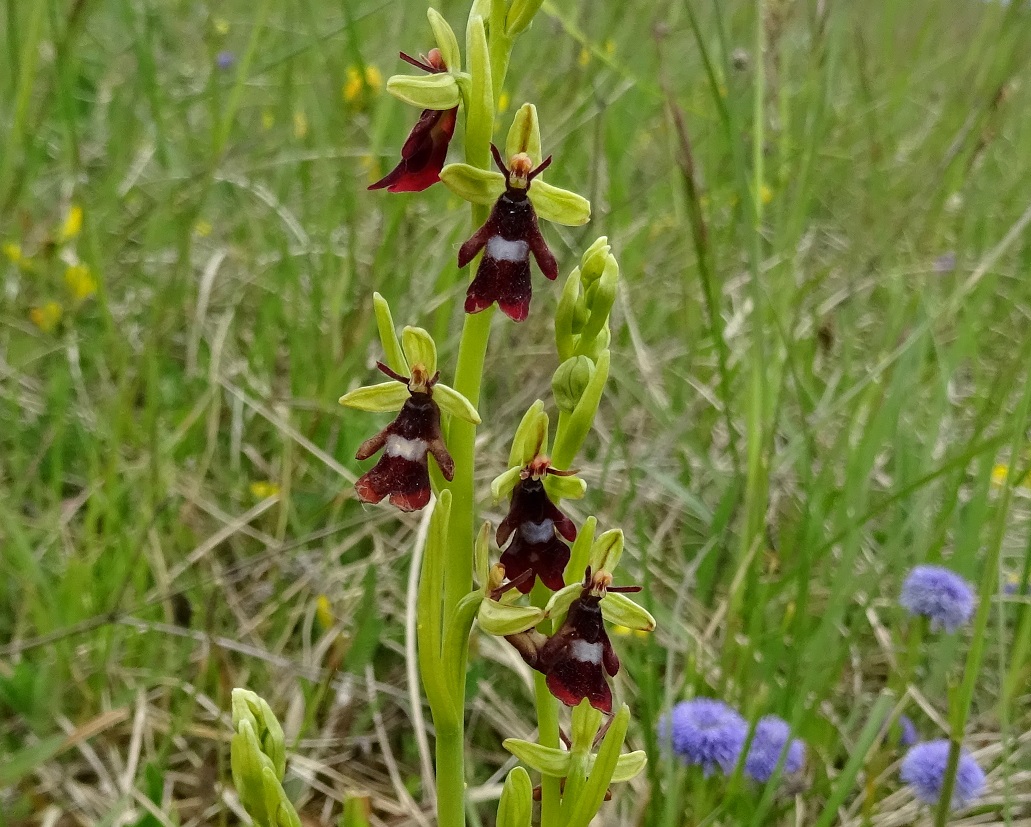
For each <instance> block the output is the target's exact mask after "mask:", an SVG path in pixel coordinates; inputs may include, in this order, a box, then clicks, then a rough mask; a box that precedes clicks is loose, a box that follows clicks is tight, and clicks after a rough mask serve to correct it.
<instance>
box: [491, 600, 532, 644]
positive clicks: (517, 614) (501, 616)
mask: <svg viewBox="0 0 1031 827" xmlns="http://www.w3.org/2000/svg"><path fill="white" fill-rule="evenodd" d="M477 620H478V621H479V623H480V628H481V629H483V630H484V631H485V632H487V633H488V634H491V635H496V636H498V637H504V636H505V635H516V634H519V633H520V632H525V631H526V630H527V629H532V628H533V627H534V626H536V625H537V624H538V623H540V622H541V621H542V620H544V610H543V609H540V608H538V607H537V606H513V605H510V604H508V603H501V602H499V601H497V600H490V599H485V600H484V601H483V602H482V603H480V610H479V612H478V614H477Z"/></svg>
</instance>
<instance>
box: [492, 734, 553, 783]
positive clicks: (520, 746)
mask: <svg viewBox="0 0 1031 827" xmlns="http://www.w3.org/2000/svg"><path fill="white" fill-rule="evenodd" d="M501 746H503V747H504V748H505V749H507V750H508V751H509V752H510V753H512V754H513V755H514V756H515V757H516V758H518V759H519V760H520V761H522V762H523V763H524V764H526V766H528V767H529V768H530V769H532V770H537V772H539V773H542V774H543V775H550V776H551V777H552V778H565V777H566V774H567V773H568V772H569V753H568V752H567V751H566V750H564V749H557V748H555V747H545V746H542V745H540V744H534V743H532V742H531V741H522V740H520V739H518V738H506V739H505V740H504V741H503V742H502V744H501Z"/></svg>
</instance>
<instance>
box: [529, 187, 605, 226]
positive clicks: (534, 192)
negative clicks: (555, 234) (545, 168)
mask: <svg viewBox="0 0 1031 827" xmlns="http://www.w3.org/2000/svg"><path fill="white" fill-rule="evenodd" d="M528 192H529V196H530V201H531V202H532V203H533V208H534V210H536V212H537V217H538V218H543V219H546V220H547V221H553V222H554V223H556V224H564V225H565V226H567V227H580V226H582V225H584V224H586V223H587V222H588V221H590V220H591V202H590V201H588V200H587V199H586V198H584V197H583V196H582V195H577V194H576V193H575V192H570V191H569V190H564V189H561V188H560V187H554V186H552V185H551V184H549V183H548V182H547V181H542V180H540V178H536V179H534V182H533V183H532V184H531V185H530V189H529V191H528Z"/></svg>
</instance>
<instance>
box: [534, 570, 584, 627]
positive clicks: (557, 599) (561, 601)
mask: <svg viewBox="0 0 1031 827" xmlns="http://www.w3.org/2000/svg"><path fill="white" fill-rule="evenodd" d="M581 576H582V575H581ZM582 591H583V586H582V585H581V584H580V583H578V582H573V583H570V584H569V585H568V586H566V587H565V588H562V589H560V590H559V591H557V592H555V593H554V594H553V595H552V596H551V599H550V600H548V605H547V606H545V607H544V611H545V613H546V614H547V615H548V617H550V618H551V619H552V620H555V621H559V620H561V619H562V618H563V617H565V615H566V612H568V611H569V607H570V606H571V605H572V604H573V601H574V600H576V599H577V598H578V597H579V596H580V592H582Z"/></svg>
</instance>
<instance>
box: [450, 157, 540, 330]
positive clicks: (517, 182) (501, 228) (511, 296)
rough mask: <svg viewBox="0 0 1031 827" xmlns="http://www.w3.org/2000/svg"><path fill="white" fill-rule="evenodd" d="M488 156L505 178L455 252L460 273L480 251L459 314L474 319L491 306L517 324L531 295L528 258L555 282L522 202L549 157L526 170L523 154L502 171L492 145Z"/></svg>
mask: <svg viewBox="0 0 1031 827" xmlns="http://www.w3.org/2000/svg"><path fill="white" fill-rule="evenodd" d="M491 152H492V153H493V155H494V162H495V163H496V164H497V165H498V168H499V169H500V170H501V172H502V174H504V176H505V191H504V192H503V193H502V194H501V196H500V197H499V198H498V200H497V201H496V202H495V203H494V207H493V209H492V210H491V213H490V216H489V217H488V218H487V221H486V223H484V225H483V226H482V227H480V228H479V229H478V230H477V231H476V232H475V233H473V235H472V237H471V238H470V239H469V240H468V241H466V242H465V243H464V244H463V245H462V247H461V248H460V249H459V251H458V266H459V267H465V266H466V265H467V264H468V263H469V262H471V261H472V260H473V259H474V258H475V257H476V255H477V254H478V253H479V252H480V251H481V250H483V258H482V259H481V260H480V265H479V267H478V268H477V269H476V276H475V278H474V279H473V280H472V283H471V284H470V285H469V290H468V292H467V293H466V299H465V312H466V313H479V312H480V311H481V310H486V309H487V308H488V307H490V306H491V305H492V304H494V303H495V302H496V303H497V305H498V307H500V308H501V312H503V313H504V314H505V315H506V316H508V317H509V318H510V319H512V320H513V321H516V322H521V321H523V320H524V319H526V317H527V316H528V315H529V313H530V299H531V297H532V293H533V288H532V285H531V283H530V255H531V253H532V254H533V257H534V260H535V261H536V262H537V266H538V267H540V269H541V272H542V273H544V276H545V277H546V278H548V279H550V280H551V281H554V280H555V279H557V278H558V262H557V261H556V259H555V256H554V254H552V252H551V250H550V249H549V248H548V243H547V242H546V241H545V240H544V236H543V235H542V234H541V230H540V226H539V225H538V222H537V213H536V211H535V210H534V208H533V204H532V203H531V202H530V199H529V198H527V191H528V190H529V188H530V186H531V184H532V183H533V179H534V178H535V177H536V176H538V175H540V174H541V173H542V172H543V171H544V170H545V169H547V168H548V166H549V165H550V164H551V156H548V158H547V159H546V160H545V161H544V162H543V163H541V164H539V165H538V166H537V167H536V168H531V166H532V161H531V160H530V157H529V156H528V155H526V154H524V153H520V154H518V155H515V156H514V157H513V158H512V159H510V161H509V166H506V165H505V162H504V161H503V160H502V158H501V153H500V152H499V151H498V148H497V147H496V146H494V145H493V144H491Z"/></svg>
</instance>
